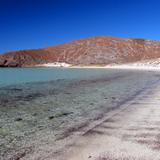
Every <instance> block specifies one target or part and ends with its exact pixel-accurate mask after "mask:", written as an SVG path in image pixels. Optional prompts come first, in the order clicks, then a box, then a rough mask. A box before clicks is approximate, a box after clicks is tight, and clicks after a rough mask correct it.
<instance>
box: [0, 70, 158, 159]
mask: <svg viewBox="0 0 160 160" xmlns="http://www.w3.org/2000/svg"><path fill="white" fill-rule="evenodd" d="M159 80H160V73H159V72H153V71H152V72H151V71H134V70H132V71H130V70H125V71H123V70H121V71H118V70H117V71H116V72H115V73H114V74H112V75H110V76H106V77H97V78H94V79H87V80H86V79H84V80H80V81H77V80H72V81H71V80H70V81H66V80H60V81H52V82H46V83H45V82H43V83H28V84H25V85H17V86H10V87H3V88H0V115H1V116H0V157H1V159H3V160H8V159H12V160H17V159H27V160H28V159H29V160H44V159H51V160H52V159H53V160H55V159H74V160H79V159H81V160H83V159H103V160H104V159H105V158H106V159H107V158H108V159H109V158H110V159H113V160H114V159H116V158H117V157H118V156H120V155H119V154H121V153H123V152H122V151H125V153H126V152H127V153H128V155H127V156H132V154H134V152H136V151H133V152H132V153H131V148H137V147H140V148H143V144H140V143H139V142H138V141H135V140H134V142H133V146H132V141H131V140H132V139H134V136H132V134H133V133H132V132H131V133H130V129H134V128H133V127H132V125H135V128H136V127H137V128H138V127H140V128H142V126H141V123H140V124H139V123H138V121H142V122H143V121H144V117H145V120H146V121H147V120H148V121H149V122H146V123H149V124H150V123H151V124H152V122H150V119H149V117H147V114H148V115H149V114H150V113H151V111H152V112H154V113H155V114H156V111H157V114H156V115H157V117H158V113H159V112H158V108H157V107H156V105H155V106H153V107H152V103H151V104H150V105H148V106H147V107H145V106H144V105H140V104H139V103H140V102H141V101H142V102H144V103H148V98H149V97H150V95H151V96H152V98H157V96H158V89H157V90H156V88H157V87H158V85H159ZM149 91H150V92H149ZM151 92H153V94H151ZM154 93H157V94H154ZM141 96H142V97H141ZM143 96H144V97H145V96H146V98H143ZM147 96H148V97H147ZM137 97H140V99H138V98H137ZM152 98H151V99H152ZM132 101H134V103H135V104H134V103H133V104H132V103H131V102H132ZM146 101H147V102H146ZM142 104H143V103H142ZM141 112H142V113H144V115H143V114H141ZM145 113H146V115H145ZM111 117H112V119H111V120H110V122H107V120H108V118H111ZM153 119H154V118H153ZM153 119H152V117H151V121H153ZM157 120H158V119H157ZM105 121H106V122H105ZM107 123H109V125H108V124H107ZM157 123H158V122H157ZM130 125H131V126H130ZM102 126H103V127H102ZM99 127H100V128H99ZM145 127H150V126H149V125H148V126H147V124H146V126H145ZM152 127H153V126H152ZM124 128H125V129H124ZM126 130H127V131H126ZM140 130H142V129H140ZM125 131H126V132H125ZM138 131H139V129H137V133H138ZM137 133H136V134H137ZM146 133H147V134H148V132H146ZM156 133H157V136H158V132H156ZM130 134H131V137H132V138H130ZM126 135H129V136H126ZM126 137H129V140H128V141H127V140H126V139H125V138H126ZM123 143H124V145H122V144H123ZM129 144H130V145H131V148H130V147H129V148H130V150H128V151H127V148H128V146H127V145H129ZM113 146H120V147H117V148H116V150H117V151H115V147H113ZM125 146H126V148H125ZM97 147H98V149H96V148H97ZM145 147H146V146H145ZM146 148H147V147H146ZM147 149H148V148H147ZM148 150H150V148H149V149H148ZM148 150H145V149H144V150H143V151H144V152H146V153H148V154H152V153H151V152H149V151H148ZM155 152H156V150H154V151H153V153H155ZM156 153H157V152H156ZM130 154H131V155H130ZM104 156H105V157H104ZM107 156H108V157H107ZM116 156H117V157H116ZM121 156H122V155H121ZM142 156H143V154H142ZM147 156H148V155H147ZM64 157H65V158H64ZM122 157H123V156H122ZM118 158H119V157H118ZM144 158H146V157H144ZM147 158H148V157H147ZM119 159H120V158H119ZM126 159H127V158H126ZM133 159H134V157H133ZM141 159H142V158H141Z"/></svg>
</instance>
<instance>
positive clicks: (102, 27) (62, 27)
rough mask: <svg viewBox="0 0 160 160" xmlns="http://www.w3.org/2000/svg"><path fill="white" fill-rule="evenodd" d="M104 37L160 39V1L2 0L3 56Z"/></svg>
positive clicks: (0, 48)
mask: <svg viewBox="0 0 160 160" xmlns="http://www.w3.org/2000/svg"><path fill="white" fill-rule="evenodd" d="M102 35H103V36H107V35H109V36H115V37H132V38H133V37H135V38H146V39H153V40H160V1H159V0H0V53H3V52H8V51H13V50H20V49H30V48H43V47H47V46H51V45H56V44H60V43H64V42H68V41H71V40H74V39H79V38H84V37H90V36H102Z"/></svg>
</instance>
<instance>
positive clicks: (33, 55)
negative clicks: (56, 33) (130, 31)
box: [0, 36, 160, 67]
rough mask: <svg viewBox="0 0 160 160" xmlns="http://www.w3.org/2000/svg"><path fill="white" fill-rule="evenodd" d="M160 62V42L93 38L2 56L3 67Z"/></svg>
mask: <svg viewBox="0 0 160 160" xmlns="http://www.w3.org/2000/svg"><path fill="white" fill-rule="evenodd" d="M154 58H160V42H159V41H150V40H144V39H122V38H113V37H103V36H102V37H92V38H85V39H80V40H75V41H73V42H70V43H65V44H61V45H57V46H52V47H48V48H44V49H37V50H23V51H16V52H9V53H6V54H3V55H1V56H0V67H22V66H35V65H40V64H45V63H53V62H65V63H69V64H73V65H97V64H98V65H107V64H112V63H116V64H121V63H128V62H136V61H141V60H149V59H154Z"/></svg>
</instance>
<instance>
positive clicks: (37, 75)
mask: <svg viewBox="0 0 160 160" xmlns="http://www.w3.org/2000/svg"><path fill="white" fill-rule="evenodd" d="M114 72H115V70H114V71H113V70H111V69H80V68H79V69H78V68H0V87H4V86H8V85H17V84H23V83H30V82H48V81H52V80H59V79H64V80H72V79H78V80H81V79H92V78H96V77H102V76H106V75H111V74H112V73H114Z"/></svg>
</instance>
